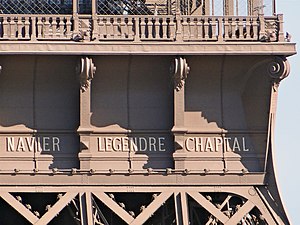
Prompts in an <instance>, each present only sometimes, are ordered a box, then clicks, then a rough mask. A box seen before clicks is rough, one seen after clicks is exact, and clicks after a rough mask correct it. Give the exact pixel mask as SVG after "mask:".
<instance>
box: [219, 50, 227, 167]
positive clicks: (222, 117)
mask: <svg viewBox="0 0 300 225" xmlns="http://www.w3.org/2000/svg"><path fill="white" fill-rule="evenodd" d="M225 57H226V56H225V55H224V56H222V59H221V71H220V106H221V109H220V112H221V135H222V139H223V151H222V154H223V156H222V157H223V159H222V160H223V167H224V169H226V161H225V149H226V142H225V139H224V136H225V133H224V108H223V107H224V104H223V101H224V96H223V85H224V65H225Z"/></svg>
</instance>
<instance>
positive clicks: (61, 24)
mask: <svg viewBox="0 0 300 225" xmlns="http://www.w3.org/2000/svg"><path fill="white" fill-rule="evenodd" d="M64 36H65V21H64V17H59V37H60V38H63V37H64Z"/></svg>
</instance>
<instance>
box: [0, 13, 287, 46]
mask: <svg viewBox="0 0 300 225" xmlns="http://www.w3.org/2000/svg"><path fill="white" fill-rule="evenodd" d="M83 22H85V23H88V24H87V28H83V27H82V26H79V27H78V28H77V29H75V24H76V23H77V24H82V23H83ZM282 24H283V18H282V15H278V16H269V17H264V16H263V15H260V16H244V17H242V16H185V15H183V16H182V15H179V16H176V15H174V16H173V15H97V16H96V17H93V18H90V19H87V18H86V17H80V16H79V17H77V18H74V17H73V16H72V15H26V14H24V15H12V14H2V15H0V41H3V40H28V41H42V40H48V41H51V40H64V41H94V42H95V41H101V42H104V41H177V42H180V41H183V42H189V41H194V42H200V41H211V42H213V41H214V42H217V41H218V42H221V41H284V33H283V28H282ZM84 29H85V30H84ZM80 32H81V33H84V32H85V33H86V32H88V33H89V34H87V35H85V36H84V35H82V36H81V37H82V38H81V39H78V40H76V39H74V36H76V35H78V34H80Z"/></svg>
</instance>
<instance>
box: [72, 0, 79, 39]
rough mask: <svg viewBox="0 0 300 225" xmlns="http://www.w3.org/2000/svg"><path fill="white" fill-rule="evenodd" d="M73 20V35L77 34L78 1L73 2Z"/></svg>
mask: <svg viewBox="0 0 300 225" xmlns="http://www.w3.org/2000/svg"><path fill="white" fill-rule="evenodd" d="M72 4H73V20H74V33H75V34H78V32H79V18H78V0H73V2H72Z"/></svg>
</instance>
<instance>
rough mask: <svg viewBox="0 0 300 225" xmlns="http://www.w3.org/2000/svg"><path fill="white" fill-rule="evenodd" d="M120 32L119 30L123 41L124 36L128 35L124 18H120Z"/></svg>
mask: <svg viewBox="0 0 300 225" xmlns="http://www.w3.org/2000/svg"><path fill="white" fill-rule="evenodd" d="M120 28H121V29H120V30H121V38H122V39H125V38H126V35H127V33H128V30H126V23H125V18H124V17H121V22H120Z"/></svg>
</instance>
